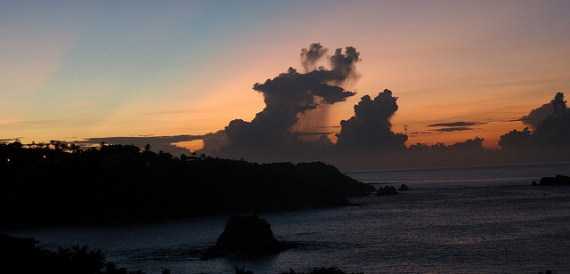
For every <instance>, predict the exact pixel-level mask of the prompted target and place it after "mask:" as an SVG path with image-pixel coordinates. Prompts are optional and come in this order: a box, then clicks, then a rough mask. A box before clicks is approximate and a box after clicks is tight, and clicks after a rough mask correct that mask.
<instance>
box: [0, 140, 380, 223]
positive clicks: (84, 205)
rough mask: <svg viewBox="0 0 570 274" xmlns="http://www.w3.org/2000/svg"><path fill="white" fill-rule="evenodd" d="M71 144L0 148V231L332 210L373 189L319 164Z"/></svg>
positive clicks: (15, 144) (122, 146)
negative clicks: (224, 215) (196, 155)
mask: <svg viewBox="0 0 570 274" xmlns="http://www.w3.org/2000/svg"><path fill="white" fill-rule="evenodd" d="M70 147H73V146H68V145H65V146H64V145H62V144H58V146H55V144H54V145H51V146H39V145H36V146H31V145H28V147H27V148H26V147H23V145H22V144H20V143H12V144H0V182H1V185H0V188H1V191H0V227H14V226H35V225H45V224H58V225H65V224H110V223H125V222H153V221H160V220H163V219H168V218H177V217H187V216H203V215H209V214H219V213H230V214H238V213H252V212H266V211H276V210H293V209H299V208H303V207H324V206H337V205H347V204H349V203H348V201H347V200H346V199H345V198H346V197H347V196H355V195H363V194H366V193H367V192H369V191H372V190H373V187H372V186H370V185H366V184H363V183H360V182H358V181H356V180H354V179H352V178H350V177H348V176H345V175H344V174H342V173H341V172H339V170H338V169H336V168H335V167H333V166H330V165H326V164H324V163H321V162H314V163H299V164H293V163H272V164H257V163H250V162H246V161H237V160H225V159H217V158H210V157H206V156H203V155H202V156H200V157H194V156H184V155H183V156H181V157H173V156H172V155H170V154H169V153H158V154H157V153H154V152H151V151H149V150H141V149H139V148H138V147H136V146H132V145H102V146H101V148H100V149H95V148H92V149H88V150H85V151H81V150H78V149H77V148H76V147H74V149H73V150H72V149H71V148H70Z"/></svg>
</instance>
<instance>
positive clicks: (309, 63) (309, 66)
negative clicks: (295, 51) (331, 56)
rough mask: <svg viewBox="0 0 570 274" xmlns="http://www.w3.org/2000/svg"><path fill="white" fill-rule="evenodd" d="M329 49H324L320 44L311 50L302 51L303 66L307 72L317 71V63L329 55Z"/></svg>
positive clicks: (315, 44)
mask: <svg viewBox="0 0 570 274" xmlns="http://www.w3.org/2000/svg"><path fill="white" fill-rule="evenodd" d="M327 51H328V49H326V48H324V47H323V46H322V45H321V44H320V43H313V44H311V45H310V46H309V48H304V49H302V50H301V64H302V65H303V68H304V69H305V72H308V71H311V70H313V69H315V65H316V63H317V62H318V61H319V59H321V57H323V56H324V55H325V54H326V53H327Z"/></svg>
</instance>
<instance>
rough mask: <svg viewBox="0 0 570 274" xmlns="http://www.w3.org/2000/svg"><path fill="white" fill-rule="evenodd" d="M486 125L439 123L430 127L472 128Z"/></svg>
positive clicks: (476, 123) (475, 123)
mask: <svg viewBox="0 0 570 274" xmlns="http://www.w3.org/2000/svg"><path fill="white" fill-rule="evenodd" d="M482 124H485V123H479V122H450V123H437V124H431V125H428V127H470V126H476V125H482Z"/></svg>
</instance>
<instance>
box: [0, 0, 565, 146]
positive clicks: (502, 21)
mask: <svg viewBox="0 0 570 274" xmlns="http://www.w3.org/2000/svg"><path fill="white" fill-rule="evenodd" d="M0 4H1V6H2V8H1V9H0V95H1V97H2V98H1V99H0V139H1V140H11V139H15V138H19V139H20V140H21V141H22V142H32V141H35V142H47V141H49V140H66V141H75V140H78V141H79V140H86V139H96V140H104V139H105V138H108V137H157V136H191V137H190V138H186V139H185V140H186V142H184V143H179V145H180V146H186V147H188V148H190V149H191V150H195V149H198V148H199V147H200V146H201V144H202V142H201V141H200V138H199V137H197V136H201V135H204V134H208V133H213V132H217V131H219V130H223V129H224V127H226V126H227V125H228V123H229V122H230V121H232V120H234V119H243V120H244V121H251V120H252V119H254V118H255V116H256V114H257V113H259V112H260V111H262V110H263V109H264V107H265V103H264V97H263V94H262V93H261V92H259V91H255V90H253V86H254V84H255V83H263V82H265V81H266V80H267V79H273V78H274V77H276V76H278V75H279V74H281V73H284V72H286V71H287V70H288V68H289V67H293V68H295V69H297V70H298V71H300V72H301V71H303V66H302V64H301V58H300V53H301V49H303V48H307V47H308V46H309V45H310V44H312V43H320V44H321V45H323V46H324V47H326V48H328V49H329V51H328V54H332V53H333V52H334V49H336V48H343V49H344V48H345V47H347V46H351V47H354V48H355V49H356V50H357V51H358V52H359V53H360V55H359V56H360V60H359V61H358V63H356V64H355V71H354V77H351V78H350V79H349V80H347V81H344V82H343V83H342V87H343V88H344V89H346V90H349V91H351V92H355V95H354V96H350V97H348V98H346V100H345V101H343V102H339V103H335V104H332V105H329V106H327V107H326V108H327V111H326V113H325V114H322V113H321V114H320V115H312V118H311V119H313V120H314V119H318V120H319V122H318V123H314V122H310V123H308V124H309V125H308V126H304V130H305V131H326V132H330V134H329V136H328V137H329V138H330V139H331V140H332V141H336V139H335V134H334V133H335V132H338V131H339V130H340V129H339V125H340V121H341V120H347V119H349V118H350V117H351V116H352V115H353V113H354V111H353V107H354V105H355V104H357V103H358V102H359V101H360V99H361V97H363V96H365V95H369V96H370V97H372V98H374V97H375V96H376V95H378V94H379V93H380V92H382V91H383V90H384V89H389V90H391V91H392V93H393V95H394V97H397V98H398V99H397V104H398V110H397V112H396V113H395V114H394V115H393V116H392V118H391V123H392V131H394V132H396V133H403V134H406V135H408V139H407V142H406V144H407V145H411V144H415V143H426V144H434V143H438V142H442V143H445V144H451V143H455V142H460V141H464V140H466V139H470V138H474V137H481V138H484V143H483V145H484V146H485V147H487V148H496V147H497V146H498V144H497V142H498V139H499V136H501V135H502V134H505V133H506V132H508V131H510V130H513V129H517V130H522V129H523V128H525V125H524V124H523V123H521V122H520V121H519V120H520V117H522V116H524V115H526V114H528V113H529V111H531V110H532V109H534V108H537V107H539V106H541V105H542V104H544V103H547V102H549V101H550V100H551V99H552V98H553V97H554V95H555V94H556V93H557V92H565V93H566V94H570V93H569V87H570V35H568V30H569V26H570V1H565V0H562V1H524V0H516V1H487V0H484V1H443V0H442V1H3V0H2V1H0ZM322 65H323V66H327V65H328V64H327V63H323V64H322ZM307 115H309V114H307ZM304 121H310V119H305V120H304ZM459 122H462V123H466V124H467V125H469V126H466V127H463V129H464V130H445V128H446V127H445V124H450V123H459ZM442 124H443V125H442ZM311 125H313V128H310V127H311ZM316 125H318V126H316ZM182 139H184V138H182Z"/></svg>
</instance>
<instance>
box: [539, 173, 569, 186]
mask: <svg viewBox="0 0 570 274" xmlns="http://www.w3.org/2000/svg"><path fill="white" fill-rule="evenodd" d="M532 184H533V185H540V186H554V185H570V177H568V176H564V175H560V174H558V175H556V177H542V178H541V179H540V181H539V182H538V184H537V183H536V181H533V182H532Z"/></svg>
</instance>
